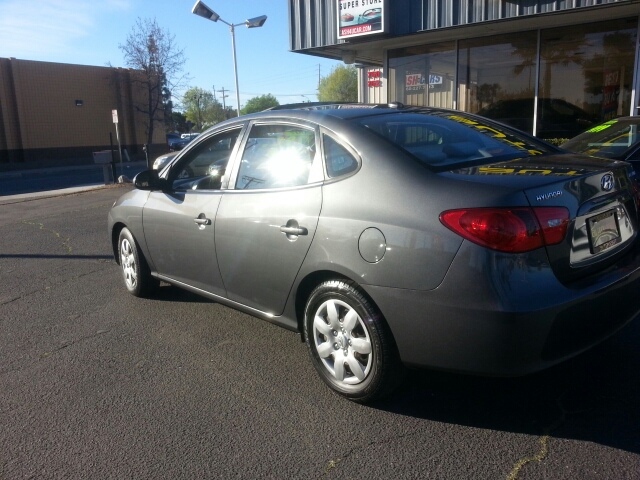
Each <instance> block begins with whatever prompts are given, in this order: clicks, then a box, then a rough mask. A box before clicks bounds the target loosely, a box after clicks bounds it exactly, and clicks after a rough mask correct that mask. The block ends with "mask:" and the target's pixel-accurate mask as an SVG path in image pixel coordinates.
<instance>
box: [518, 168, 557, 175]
mask: <svg viewBox="0 0 640 480" xmlns="http://www.w3.org/2000/svg"><path fill="white" fill-rule="evenodd" d="M530 173H533V174H536V175H549V174H551V173H553V170H540V169H537V168H523V169H522V170H518V175H527V174H530Z"/></svg>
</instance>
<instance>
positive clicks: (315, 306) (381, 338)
mask: <svg viewBox="0 0 640 480" xmlns="http://www.w3.org/2000/svg"><path fill="white" fill-rule="evenodd" d="M304 329H305V332H304V333H305V338H306V341H307V346H308V348H309V354H310V356H311V361H312V363H313V366H314V367H315V369H316V370H317V372H318V373H319V374H320V377H321V378H322V380H323V381H324V382H325V383H326V384H327V385H328V386H329V387H330V388H331V389H332V390H333V391H335V392H336V393H338V394H340V395H342V396H343V397H346V398H348V399H350V400H353V401H355V402H358V403H370V402H372V401H374V400H377V399H380V398H382V397H384V396H386V395H388V394H389V393H390V392H391V391H392V390H393V389H394V388H395V387H396V386H397V385H398V384H399V383H400V381H401V380H402V378H403V373H404V369H403V367H402V364H401V362H400V357H399V355H398V350H397V347H396V345H395V342H394V340H393V336H392V334H391V331H390V330H389V327H388V325H387V323H386V321H385V320H384V318H383V316H382V314H381V313H380V312H379V311H378V309H377V308H376V307H375V306H374V305H373V304H372V303H371V302H370V301H369V300H368V299H367V297H366V296H365V295H364V294H363V293H362V292H361V291H360V290H359V289H358V288H356V286H355V284H353V283H351V282H347V281H343V280H330V281H326V282H323V283H322V284H320V285H318V286H317V287H316V288H315V289H314V290H313V292H312V293H311V295H310V296H309V300H308V301H307V305H306V307H305V325H304Z"/></svg>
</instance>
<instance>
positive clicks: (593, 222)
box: [587, 210, 621, 253]
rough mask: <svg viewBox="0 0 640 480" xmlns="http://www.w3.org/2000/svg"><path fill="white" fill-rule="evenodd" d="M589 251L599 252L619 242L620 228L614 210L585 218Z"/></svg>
mask: <svg viewBox="0 0 640 480" xmlns="http://www.w3.org/2000/svg"><path fill="white" fill-rule="evenodd" d="M587 225H588V226H589V242H590V244H591V253H600V252H602V251H603V250H606V249H607V248H610V247H612V246H614V245H616V244H618V243H620V240H621V238H620V229H619V228H618V221H617V220H616V215H615V210H611V211H609V212H605V213H601V214H600V215H596V216H595V217H591V218H589V219H588V220H587Z"/></svg>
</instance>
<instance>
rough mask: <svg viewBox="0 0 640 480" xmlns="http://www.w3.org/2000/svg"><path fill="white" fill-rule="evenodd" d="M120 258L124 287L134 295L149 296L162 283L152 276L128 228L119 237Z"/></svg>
mask: <svg viewBox="0 0 640 480" xmlns="http://www.w3.org/2000/svg"><path fill="white" fill-rule="evenodd" d="M118 256H119V260H120V268H121V269H122V278H123V280H124V285H125V287H127V290H128V291H129V293H131V294H132V295H135V296H136V297H144V296H146V295H149V294H150V293H151V292H152V291H153V290H154V289H155V288H156V287H158V285H159V284H160V282H159V281H158V280H157V279H155V278H153V277H152V276H151V271H150V270H149V266H148V265H147V262H146V260H145V258H144V256H143V255H142V252H141V251H140V248H139V247H138V244H137V243H136V241H135V239H134V238H133V235H132V234H131V232H130V231H129V229H128V228H123V229H122V231H121V232H120V236H119V237H118Z"/></svg>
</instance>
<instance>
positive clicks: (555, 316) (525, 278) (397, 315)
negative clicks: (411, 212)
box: [365, 244, 640, 376]
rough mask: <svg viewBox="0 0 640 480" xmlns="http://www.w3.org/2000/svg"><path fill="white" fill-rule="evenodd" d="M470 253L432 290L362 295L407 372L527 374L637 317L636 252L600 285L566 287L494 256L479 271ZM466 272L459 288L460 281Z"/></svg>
mask: <svg viewBox="0 0 640 480" xmlns="http://www.w3.org/2000/svg"><path fill="white" fill-rule="evenodd" d="M477 248H479V247H475V246H470V245H468V244H467V245H465V246H464V247H463V249H462V250H465V249H466V250H467V251H466V252H464V251H462V252H461V253H462V256H460V255H458V256H457V259H456V261H454V264H453V265H452V268H451V269H450V271H449V273H448V274H447V276H446V278H445V280H444V282H443V283H442V284H441V285H440V286H439V287H438V288H436V289H434V290H430V291H418V290H404V289H393V288H388V287H376V286H365V290H366V291H367V292H368V293H369V295H370V296H371V297H372V298H373V299H375V302H376V304H377V305H378V307H379V308H380V310H381V312H382V313H383V315H384V316H385V318H386V319H387V322H388V323H389V326H390V328H391V330H392V332H393V335H394V338H395V340H396V343H397V345H398V348H399V351H400V356H401V358H402V360H403V362H404V363H405V364H406V365H408V366H416V367H427V368H436V369H443V370H449V371H456V372H462V373H470V374H477V375H490V376H519V375H525V374H528V373H532V372H535V371H538V370H542V369H544V368H547V367H550V366H551V365H554V364H556V363H559V362H561V361H563V360H565V359H567V358H570V357H572V356H574V355H576V354H578V353H580V352H582V351H584V350H587V349H588V348H590V347H592V346H594V345H596V344H597V343H599V342H601V341H602V340H604V339H606V338H608V337H609V336H611V335H612V334H613V333H615V332H616V331H618V330H619V329H620V328H622V327H623V326H624V325H626V324H627V323H629V322H631V321H632V320H633V319H634V318H636V317H637V316H638V315H639V314H640V296H639V295H638V292H640V256H639V255H638V254H637V253H632V254H628V255H627V256H626V258H625V259H624V260H623V262H620V264H618V265H615V266H613V267H611V268H610V269H609V270H608V271H607V272H602V273H601V274H600V275H598V276H597V277H591V278H589V279H588V280H583V281H581V282H574V283H573V284H571V285H563V284H561V283H559V282H558V281H557V279H556V277H555V276H554V275H553V272H552V271H551V268H550V267H549V266H548V264H546V265H545V264H544V263H538V262H536V261H535V259H533V261H532V259H531V258H530V257H528V262H526V263H523V262H521V260H522V257H520V259H518V256H514V255H499V254H492V255H490V257H491V258H487V259H485V260H483V261H480V262H478V258H480V256H478V255H477V254H478V252H477V251H476V252H474V250H476V249H477ZM474 253H475V254H476V255H474ZM540 258H541V259H542V258H543V257H542V256H541V257H540ZM461 259H462V260H461ZM456 262H457V265H456ZM462 263H464V264H465V265H462ZM622 263H624V264H622ZM470 264H475V271H476V272H477V273H478V275H477V277H476V278H475V279H474V278H469V267H470ZM487 269H489V270H490V271H491V274H487ZM465 271H466V278H464V281H462V280H463V278H462V277H460V276H459V275H458V272H460V275H463V274H464V272H465ZM472 271H473V270H472Z"/></svg>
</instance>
